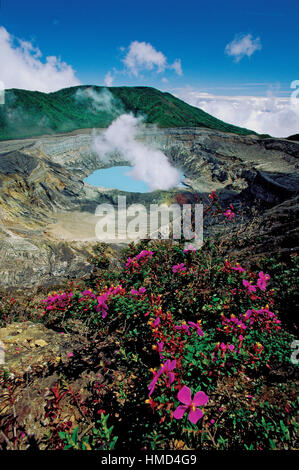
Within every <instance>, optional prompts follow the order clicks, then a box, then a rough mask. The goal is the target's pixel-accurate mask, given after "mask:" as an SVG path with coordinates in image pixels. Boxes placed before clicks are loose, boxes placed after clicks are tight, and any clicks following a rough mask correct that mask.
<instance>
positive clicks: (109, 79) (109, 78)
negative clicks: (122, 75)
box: [104, 71, 114, 86]
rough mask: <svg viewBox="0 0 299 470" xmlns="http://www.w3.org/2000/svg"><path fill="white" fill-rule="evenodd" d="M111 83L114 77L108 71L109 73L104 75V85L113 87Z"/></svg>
mask: <svg viewBox="0 0 299 470" xmlns="http://www.w3.org/2000/svg"><path fill="white" fill-rule="evenodd" d="M113 82H114V76H113V75H112V73H111V72H110V71H109V72H108V73H106V75H105V79H104V83H105V85H106V86H112V85H113Z"/></svg>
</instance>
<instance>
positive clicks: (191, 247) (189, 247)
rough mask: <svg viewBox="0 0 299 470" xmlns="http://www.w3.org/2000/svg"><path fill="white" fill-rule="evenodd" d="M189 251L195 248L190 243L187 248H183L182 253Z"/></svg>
mask: <svg viewBox="0 0 299 470" xmlns="http://www.w3.org/2000/svg"><path fill="white" fill-rule="evenodd" d="M189 251H196V248H194V246H193V245H191V243H190V244H189V245H188V246H187V248H185V249H184V253H189Z"/></svg>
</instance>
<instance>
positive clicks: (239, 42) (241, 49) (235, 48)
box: [225, 34, 262, 62]
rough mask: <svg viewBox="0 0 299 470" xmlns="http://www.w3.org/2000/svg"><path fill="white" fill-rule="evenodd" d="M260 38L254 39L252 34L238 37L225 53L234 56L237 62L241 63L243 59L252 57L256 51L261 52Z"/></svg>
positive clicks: (227, 46)
mask: <svg viewBox="0 0 299 470" xmlns="http://www.w3.org/2000/svg"><path fill="white" fill-rule="evenodd" d="M261 48H262V45H261V40H260V38H258V37H257V38H256V39H253V37H252V35H251V34H247V35H238V36H236V37H235V39H234V40H233V41H231V42H230V43H229V44H227V45H226V47H225V53H226V54H227V55H230V56H233V57H234V58H235V61H236V62H239V61H240V60H241V59H243V57H245V56H246V55H247V57H251V56H252V54H253V53H254V52H255V51H259V50H261Z"/></svg>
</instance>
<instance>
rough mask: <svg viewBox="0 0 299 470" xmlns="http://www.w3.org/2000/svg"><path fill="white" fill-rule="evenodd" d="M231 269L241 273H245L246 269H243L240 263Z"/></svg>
mask: <svg viewBox="0 0 299 470" xmlns="http://www.w3.org/2000/svg"><path fill="white" fill-rule="evenodd" d="M231 269H233V270H234V271H239V273H243V272H244V271H245V269H244V268H242V267H241V266H240V265H239V263H237V264H236V266H232V267H231Z"/></svg>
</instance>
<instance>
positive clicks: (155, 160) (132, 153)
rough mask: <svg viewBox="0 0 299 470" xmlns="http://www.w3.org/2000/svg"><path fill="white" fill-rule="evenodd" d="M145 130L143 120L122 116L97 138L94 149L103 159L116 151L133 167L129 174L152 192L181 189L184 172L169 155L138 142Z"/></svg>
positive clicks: (127, 115)
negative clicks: (181, 173)
mask: <svg viewBox="0 0 299 470" xmlns="http://www.w3.org/2000/svg"><path fill="white" fill-rule="evenodd" d="M143 129H144V124H143V122H142V119H141V118H136V117H134V116H132V115H131V114H122V115H121V116H119V117H118V118H117V119H115V121H113V122H112V124H111V125H110V126H109V127H108V129H107V130H106V131H105V132H104V133H103V134H101V135H98V136H96V137H95V139H94V145H93V147H94V150H95V151H96V152H97V154H98V155H99V157H100V158H101V159H105V158H107V157H108V156H109V154H111V153H115V152H117V153H119V154H120V155H122V156H123V157H124V158H125V160H127V161H129V162H130V163H131V165H132V169H131V170H130V172H129V175H130V176H132V177H133V178H135V179H136V180H141V181H144V182H145V183H147V184H148V186H149V188H150V190H156V189H164V190H167V189H169V188H172V187H175V186H177V185H178V183H179V181H180V173H179V171H178V170H177V169H176V168H174V167H172V166H171V164H170V163H169V161H168V159H167V157H166V155H164V153H163V152H161V151H160V150H156V149H152V148H150V147H148V146H146V145H145V144H143V143H141V142H138V141H137V140H136V138H137V136H138V135H139V134H140V133H141V132H142V130H143Z"/></svg>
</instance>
